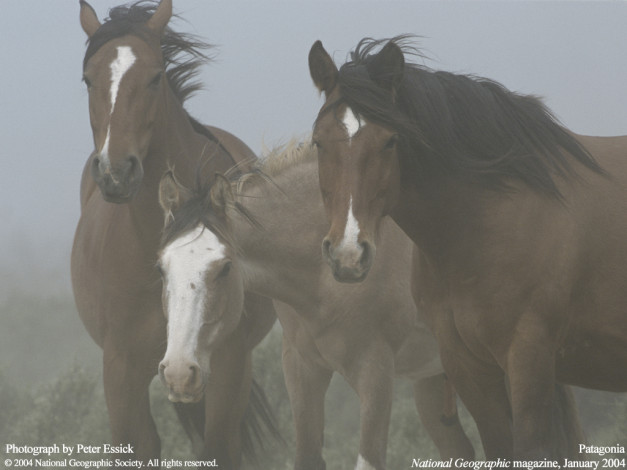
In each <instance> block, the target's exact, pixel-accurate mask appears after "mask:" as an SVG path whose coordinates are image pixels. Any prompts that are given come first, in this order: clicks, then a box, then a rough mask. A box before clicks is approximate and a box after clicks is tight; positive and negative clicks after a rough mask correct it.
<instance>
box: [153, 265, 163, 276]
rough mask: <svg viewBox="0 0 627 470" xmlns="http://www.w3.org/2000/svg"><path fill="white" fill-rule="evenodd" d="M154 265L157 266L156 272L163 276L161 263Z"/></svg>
mask: <svg viewBox="0 0 627 470" xmlns="http://www.w3.org/2000/svg"><path fill="white" fill-rule="evenodd" d="M155 267H156V268H157V272H158V273H159V276H161V277H164V275H165V273H164V272H163V268H162V267H161V265H160V264H157V265H156V266H155Z"/></svg>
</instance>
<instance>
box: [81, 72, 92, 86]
mask: <svg viewBox="0 0 627 470" xmlns="http://www.w3.org/2000/svg"><path fill="white" fill-rule="evenodd" d="M83 82H85V85H86V86H87V88H91V81H90V80H89V78H87V77H86V76H85V75H83Z"/></svg>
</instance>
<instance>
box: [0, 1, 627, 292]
mask: <svg viewBox="0 0 627 470" xmlns="http://www.w3.org/2000/svg"><path fill="white" fill-rule="evenodd" d="M117 3H118V2H117V0H106V1H99V0H94V1H93V2H92V4H93V6H94V8H95V9H96V11H97V13H98V15H99V16H100V18H103V17H105V16H106V15H107V14H108V9H109V8H110V7H111V6H114V5H116V4H117ZM2 4H3V14H2V15H1V16H0V31H2V38H3V41H2V42H1V44H0V57H1V58H2V69H3V72H2V73H1V74H0V84H1V89H2V94H1V95H0V109H1V110H2V113H1V116H2V117H1V118H0V119H2V125H1V126H0V137H1V138H0V142H1V143H0V170H1V171H0V196H1V197H0V220H1V223H0V241H1V243H0V266H2V267H3V269H4V270H5V271H6V270H7V269H8V270H10V273H11V275H10V276H9V277H10V278H11V279H14V280H15V281H19V283H20V284H21V283H22V282H23V281H26V280H27V279H29V278H30V279H32V278H33V277H42V278H43V280H44V282H43V286H46V285H47V283H46V282H45V279H46V278H48V277H49V276H48V275H45V276H42V273H46V272H49V271H50V270H51V269H59V270H60V272H61V274H59V275H58V276H60V277H55V279H54V281H55V283H59V282H65V285H67V279H68V269H67V265H68V262H67V261H68V257H69V252H70V247H71V240H72V236H73V230H74V228H75V225H76V222H77V220H78V216H79V207H78V186H79V179H80V174H81V170H82V166H83V164H84V162H85V160H86V158H87V156H88V155H89V153H90V152H91V150H92V139H91V131H90V127H89V124H88V113H87V94H86V91H85V88H84V85H83V83H82V82H81V63H82V58H83V53H84V45H85V39H86V38H85V35H84V33H83V31H82V29H81V28H80V25H79V22H78V11H79V6H78V1H63V2H48V1H35V2H28V3H27V2H23V1H21V0H4V1H3V2H2ZM174 6H175V11H176V12H178V13H179V14H180V15H181V17H182V19H183V20H179V21H176V22H175V23H174V24H173V26H174V27H175V28H177V29H178V30H184V31H188V32H192V33H195V34H198V35H199V36H201V37H202V38H203V39H205V40H206V41H207V42H210V43H212V44H215V45H217V48H216V49H215V52H216V54H217V58H216V60H215V61H214V62H213V63H212V64H210V65H208V66H206V67H204V68H203V69H202V74H201V76H200V77H199V78H200V80H201V81H202V82H203V84H204V85H205V90H204V91H203V92H201V93H199V94H198V95H197V96H195V97H192V98H191V99H190V100H189V101H188V104H187V109H188V110H189V111H190V113H191V114H192V115H193V116H195V117H196V118H198V119H199V120H200V121H202V122H204V123H209V124H212V125H216V126H219V127H222V128H224V129H227V130H229V131H231V132H233V133H234V134H236V135H238V136H239V137H241V138H242V139H243V140H244V141H245V142H246V143H248V145H250V146H251V147H252V148H253V149H254V150H255V151H257V152H259V151H260V150H261V148H262V144H263V142H266V143H267V144H268V145H273V144H276V143H280V142H281V141H284V140H286V139H289V138H290V137H292V136H294V135H302V134H304V133H307V132H308V131H309V130H310V129H311V125H312V122H313V119H314V117H315V115H316V113H317V110H318V108H319V106H320V104H321V101H320V98H319V96H318V93H317V91H316V90H315V89H314V87H313V86H312V84H311V80H310V78H309V71H308V68H307V53H308V51H309V48H310V46H311V44H312V43H313V42H314V41H315V40H316V39H321V40H322V41H323V43H324V45H325V47H326V48H327V50H329V51H330V52H331V53H333V56H334V57H335V59H336V61H337V62H338V63H340V62H343V61H344V60H345V58H346V56H347V53H348V52H349V51H350V49H351V48H353V47H354V46H355V44H356V43H357V42H358V40H359V39H361V38H362V37H365V36H371V37H375V38H382V37H390V36H394V35H398V34H401V33H414V34H417V35H420V36H421V37H422V39H420V41H419V45H420V47H421V48H422V49H423V51H424V52H425V53H426V55H427V56H428V57H429V59H428V60H426V61H425V64H426V65H429V66H431V67H433V68H436V69H445V70H451V71H456V72H460V73H472V74H476V75H481V76H485V77H489V78H492V79H494V80H497V81H500V82H502V83H503V84H504V85H506V86H507V87H508V88H510V89H512V90H516V91H519V92H523V93H533V94H537V95H540V96H543V97H544V99H545V101H546V103H547V104H548V105H549V107H550V108H551V109H552V110H553V111H554V112H555V113H556V114H557V116H558V117H559V118H560V119H561V120H562V121H563V122H564V124H565V125H566V126H568V127H569V128H570V129H572V130H573V131H575V132H578V133H586V134H599V135H613V134H624V133H626V130H627V93H625V90H624V87H625V83H627V59H626V58H625V54H624V51H625V47H627V28H625V27H624V26H625V24H627V5H626V4H625V3H624V2H581V3H580V2H501V3H497V2H419V1H407V2H402V1H380V2H366V1H364V2H358V1H345V2H336V1H333V2H331V1H329V2H325V1H294V2H287V1H270V2H268V1H264V2H241V1H232V2H208V1H206V0H175V1H174ZM41 286H42V284H40V287H41ZM5 287H6V286H5Z"/></svg>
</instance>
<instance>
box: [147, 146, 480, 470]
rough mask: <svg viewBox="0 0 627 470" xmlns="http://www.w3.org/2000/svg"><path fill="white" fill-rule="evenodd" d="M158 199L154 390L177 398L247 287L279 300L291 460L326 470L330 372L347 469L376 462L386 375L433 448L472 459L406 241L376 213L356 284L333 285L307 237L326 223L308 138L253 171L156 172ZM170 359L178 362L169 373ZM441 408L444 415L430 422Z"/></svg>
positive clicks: (387, 406) (383, 430)
mask: <svg viewBox="0 0 627 470" xmlns="http://www.w3.org/2000/svg"><path fill="white" fill-rule="evenodd" d="M160 200H161V201H162V208H163V212H164V215H165V217H166V221H167V224H166V227H165V229H164V234H163V240H162V244H161V250H160V252H159V261H158V264H159V266H160V270H161V272H162V274H163V297H164V299H165V300H164V305H165V309H166V312H167V316H168V345H167V352H166V355H165V357H166V360H164V362H163V363H162V364H161V368H160V375H161V378H162V380H163V381H164V382H165V383H166V386H167V387H168V388H170V389H174V390H176V391H177V392H178V393H179V394H181V395H183V396H187V397H190V398H191V399H193V398H194V397H195V396H197V395H198V393H200V391H201V390H202V388H201V386H199V384H200V383H202V381H201V380H199V379H198V377H200V376H202V375H204V374H206V366H205V365H204V364H203V360H202V358H203V357H204V356H205V355H206V353H205V352H204V350H205V349H206V347H207V344H210V342H211V338H212V336H213V335H214V334H215V332H216V331H219V330H220V329H221V328H228V325H229V324H232V323H236V322H238V321H239V317H240V315H241V311H242V292H244V291H245V290H249V291H251V292H255V293H257V294H259V295H263V296H268V297H271V298H273V299H276V300H278V301H281V302H284V303H286V304H288V305H289V306H291V307H292V309H291V310H285V311H284V310H277V315H278V318H279V322H280V324H281V326H282V328H283V369H284V374H285V381H286V386H287V390H288V395H289V398H290V404H291V407H292V415H293V421H294V423H293V424H294V427H295V438H296V451H295V461H294V468H295V469H298V470H305V469H308V470H320V469H324V468H326V464H325V462H324V460H323V457H322V447H323V433H324V397H325V394H326V391H327V388H328V386H329V382H330V380H331V377H332V374H333V373H334V372H337V373H339V374H340V375H341V376H342V377H343V378H344V379H345V380H346V381H347V382H348V384H349V385H350V386H351V387H352V388H353V390H354V391H355V392H356V394H357V395H358V397H359V402H360V423H361V424H360V426H361V427H360V444H359V456H358V460H357V466H356V468H357V469H358V470H369V469H377V470H380V469H383V468H385V455H386V447H387V436H388V427H389V420H390V412H391V405H392V382H393V378H394V376H395V375H400V376H404V377H408V378H411V379H412V380H413V381H414V384H415V402H416V406H417V408H418V411H419V413H420V416H421V418H422V421H423V423H424V424H425V427H426V429H427V431H428V433H429V434H430V436H431V437H432V439H433V440H434V442H435V444H436V446H437V447H438V449H439V452H440V454H441V456H442V458H445V459H448V458H452V457H458V458H466V459H472V458H473V456H474V449H473V447H472V445H471V444H470V441H469V440H468V438H467V437H466V435H465V434H464V431H463V429H462V427H461V425H460V423H459V420H458V419H457V415H456V408H454V407H455V406H456V405H455V401H453V402H452V404H451V401H450V400H451V398H450V395H449V398H448V399H447V395H446V392H447V391H449V390H448V388H447V387H446V385H447V383H446V380H445V377H444V375H443V373H442V367H441V363H440V360H439V357H438V353H437V345H436V343H435V339H434V337H433V335H432V334H431V332H430V331H429V330H428V329H427V327H426V325H425V324H424V322H423V321H422V319H421V318H420V316H419V314H418V311H417V309H416V307H415V305H414V303H413V299H412V297H411V291H410V286H409V275H410V268H411V263H410V260H411V250H412V243H411V241H410V240H409V239H408V238H407V237H406V236H405V235H404V234H403V233H402V232H401V231H400V230H399V229H398V228H397V227H396V226H395V225H394V224H393V223H388V224H383V225H384V226H383V228H382V232H383V235H382V243H381V247H380V249H381V251H382V252H384V253H386V254H387V257H386V258H387V259H385V260H384V261H383V262H382V263H380V264H378V265H377V266H376V267H373V270H372V275H371V277H370V278H369V280H367V281H365V282H364V283H362V284H355V285H350V286H349V285H343V284H339V283H337V282H336V281H335V280H334V279H333V277H332V275H331V274H330V273H329V271H328V270H327V269H326V265H325V263H324V260H323V259H322V256H321V253H320V249H319V247H318V242H317V240H319V237H321V236H322V235H323V234H324V233H325V231H326V227H327V225H326V218H325V214H324V209H323V205H322V201H321V198H320V191H319V189H318V172H317V161H316V152H315V150H314V149H312V147H311V145H310V144H301V145H295V144H294V143H292V144H288V145H287V146H286V147H285V148H279V149H275V150H274V151H273V152H271V153H270V155H269V156H268V157H266V158H265V159H264V160H263V163H262V164H260V165H259V168H257V169H255V170H254V171H253V172H249V173H245V174H243V175H241V176H239V177H237V178H235V179H231V180H229V179H227V178H225V177H219V178H217V179H215V180H214V181H213V183H207V182H206V181H203V180H202V179H199V180H198V182H197V184H196V185H195V186H194V187H193V188H189V187H186V186H184V185H182V184H181V183H180V182H179V181H178V180H177V178H176V176H175V175H174V174H173V173H172V172H168V173H166V174H165V175H164V176H163V178H162V182H161V189H160ZM172 362H176V364H178V367H176V369H175V370H173V371H170V366H171V364H172ZM452 400H456V397H455V396H454V397H453V398H452ZM447 408H448V409H451V408H453V409H452V410H451V411H450V412H449V414H448V417H449V418H452V419H451V420H450V422H448V423H444V422H442V420H441V418H442V415H443V414H444V413H443V411H444V410H445V409H447Z"/></svg>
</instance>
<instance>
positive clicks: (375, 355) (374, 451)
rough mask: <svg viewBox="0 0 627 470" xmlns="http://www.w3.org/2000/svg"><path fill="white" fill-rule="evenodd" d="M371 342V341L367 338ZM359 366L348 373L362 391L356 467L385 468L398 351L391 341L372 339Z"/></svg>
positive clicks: (355, 387) (350, 380) (360, 394)
mask: <svg viewBox="0 0 627 470" xmlns="http://www.w3.org/2000/svg"><path fill="white" fill-rule="evenodd" d="M366 343H367V344H368V342H366ZM359 363H360V364H359V366H357V367H353V368H352V370H351V372H350V374H349V376H348V377H347V379H348V381H349V383H350V384H351V386H352V387H353V388H354V389H355V391H356V392H357V394H358V395H359V419H360V441H359V457H358V460H357V465H356V467H355V470H383V469H384V468H385V456H386V452H387V442H388V430H389V427H390V417H391V413H392V398H393V395H392V392H393V388H394V354H393V352H392V351H391V350H390V348H389V347H388V345H387V344H385V343H383V342H377V341H370V342H369V346H368V350H366V351H364V352H363V353H362V354H360V355H359Z"/></svg>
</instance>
